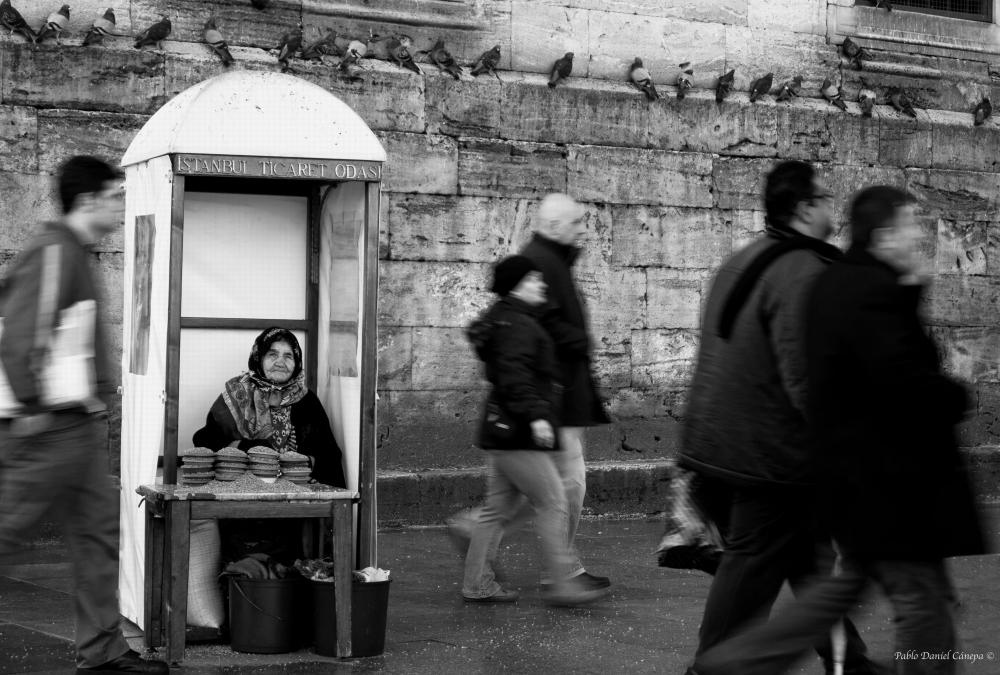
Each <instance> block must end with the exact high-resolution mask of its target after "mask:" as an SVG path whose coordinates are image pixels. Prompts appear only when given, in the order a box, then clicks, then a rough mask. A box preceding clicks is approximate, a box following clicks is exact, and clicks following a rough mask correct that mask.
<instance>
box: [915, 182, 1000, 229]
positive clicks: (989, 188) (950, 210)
mask: <svg viewBox="0 0 1000 675" xmlns="http://www.w3.org/2000/svg"><path fill="white" fill-rule="evenodd" d="M906 189H907V191H908V192H909V193H910V194H912V195H913V196H914V198H915V199H916V200H917V204H918V205H919V207H920V210H921V211H922V212H924V213H926V214H928V215H930V216H934V217H938V218H947V219H952V220H978V221H993V220H995V219H996V211H997V209H998V208H1000V175H998V174H992V173H979V172H969V171H938V170H935V171H907V172H906Z"/></svg>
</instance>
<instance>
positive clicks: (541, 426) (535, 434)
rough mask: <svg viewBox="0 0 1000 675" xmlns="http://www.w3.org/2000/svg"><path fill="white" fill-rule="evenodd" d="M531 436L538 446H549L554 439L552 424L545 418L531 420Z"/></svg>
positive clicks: (553, 442) (552, 443)
mask: <svg viewBox="0 0 1000 675" xmlns="http://www.w3.org/2000/svg"><path fill="white" fill-rule="evenodd" d="M531 437H532V438H533V439H534V441H535V445H537V446H538V447H540V448H551V447H552V446H553V445H554V444H555V440H556V435H555V432H554V431H552V425H551V424H549V423H548V421H546V420H533V421H532V422H531Z"/></svg>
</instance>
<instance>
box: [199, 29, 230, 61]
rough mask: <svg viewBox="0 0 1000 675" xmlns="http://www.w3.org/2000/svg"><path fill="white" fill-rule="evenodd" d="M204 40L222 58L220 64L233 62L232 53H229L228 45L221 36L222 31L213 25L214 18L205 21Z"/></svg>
mask: <svg viewBox="0 0 1000 675" xmlns="http://www.w3.org/2000/svg"><path fill="white" fill-rule="evenodd" d="M203 36H204V38H205V42H206V43H208V46H209V47H211V48H212V51H213V52H215V53H216V54H218V55H219V58H220V59H222V65H224V66H227V67H228V66H229V64H231V63H232V62H233V55H232V54H230V53H229V45H227V44H226V41H225V39H224V38H223V37H222V33H220V32H219V29H218V28H217V27H216V26H215V19H214V18H210V19H209V20H208V21H206V22H205V31H204V33H203Z"/></svg>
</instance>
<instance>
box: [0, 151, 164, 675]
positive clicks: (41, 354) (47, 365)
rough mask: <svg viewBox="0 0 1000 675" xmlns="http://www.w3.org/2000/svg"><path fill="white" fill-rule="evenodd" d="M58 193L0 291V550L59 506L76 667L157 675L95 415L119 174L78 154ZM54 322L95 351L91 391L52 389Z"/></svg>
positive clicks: (93, 673) (103, 390)
mask: <svg viewBox="0 0 1000 675" xmlns="http://www.w3.org/2000/svg"><path fill="white" fill-rule="evenodd" d="M59 196H60V198H61V201H62V207H63V213H64V215H63V217H62V219H61V220H60V221H58V222H54V223H46V224H44V225H43V226H42V227H41V230H40V232H39V233H38V234H37V235H36V236H35V237H34V238H33V239H32V241H31V242H30V243H29V244H28V246H27V247H26V248H25V249H24V251H22V252H21V254H20V256H19V257H18V260H17V264H16V266H15V267H14V270H13V271H12V273H11V274H10V276H9V277H8V279H7V282H6V285H5V288H4V293H3V308H4V324H3V335H2V337H0V362H2V365H3V370H4V371H5V373H6V376H7V379H8V380H9V383H10V389H11V390H12V392H13V397H14V398H16V400H17V401H18V402H19V403H20V410H18V411H17V412H16V413H14V414H13V416H12V417H9V418H7V419H3V420H0V556H3V555H4V554H7V553H10V552H11V551H13V550H14V549H15V548H16V547H17V546H18V545H19V544H20V543H21V542H23V541H24V540H25V539H26V538H28V537H30V536H31V534H32V532H33V531H34V528H35V527H36V526H37V525H38V523H39V522H40V520H41V519H42V518H43V516H45V515H46V513H47V512H49V509H50V508H52V509H53V510H54V513H55V514H56V515H57V517H58V518H59V519H60V520H61V522H62V524H63V530H64V535H65V539H66V545H67V547H68V549H69V554H70V559H71V560H73V564H74V582H75V584H74V590H75V595H76V648H77V667H78V668H77V673H79V674H81V675H101V674H104V673H137V674H140V675H160V674H161V673H166V672H167V671H168V668H167V664H165V663H163V662H162V661H146V660H143V659H141V658H139V655H138V654H136V653H135V652H134V651H132V650H131V649H129V646H128V643H127V642H126V641H125V637H124V636H123V634H122V630H121V626H120V616H119V614H118V598H117V590H118V496H117V494H116V493H115V491H114V490H113V488H112V487H111V485H110V483H109V481H108V478H107V472H108V460H107V454H106V452H105V449H104V448H103V447H101V444H100V442H99V438H100V436H99V434H98V432H97V428H96V426H95V424H94V420H93V419H92V417H91V415H90V413H92V412H96V411H98V410H103V409H104V407H105V404H104V402H103V401H102V400H101V399H100V398H99V396H105V397H106V396H107V395H108V394H110V393H111V392H110V391H109V378H108V373H109V365H110V364H109V362H108V357H107V354H106V352H105V350H104V337H103V331H102V330H101V325H100V322H99V321H97V318H96V317H97V316H98V310H97V301H98V293H97V290H96V288H95V284H94V278H93V274H92V273H91V270H90V266H89V260H88V258H89V253H88V251H87V247H88V246H90V245H91V244H94V243H96V242H97V241H98V240H100V239H101V238H103V237H104V236H105V235H107V234H110V233H111V232H112V231H113V230H114V229H115V228H116V227H117V226H118V225H119V224H120V223H121V219H122V213H123V211H124V205H123V203H122V190H121V177H120V176H119V174H118V172H117V171H115V170H114V169H113V168H111V167H110V166H108V165H107V164H105V163H104V162H102V161H100V160H98V159H94V158H93V157H74V158H72V159H70V160H69V161H67V162H66V163H65V164H64V165H63V166H62V168H61V169H60V172H59ZM70 316H72V317H73V319H72V321H70V320H65V319H66V318H67V317H70ZM61 319H64V320H65V321H63V322H62V325H60V323H61ZM57 329H58V330H59V332H64V331H73V332H74V334H73V336H72V338H71V339H72V341H73V345H72V346H71V349H72V350H73V351H74V354H75V355H83V354H87V353H88V352H89V354H92V359H87V360H86V361H85V362H84V363H86V366H85V368H86V370H85V371H84V372H86V373H87V374H86V375H84V376H83V377H82V378H80V379H82V380H84V381H83V382H82V386H81V389H82V390H86V391H85V392H84V393H83V395H81V396H78V397H76V398H73V399H72V400H58V399H59V398H60V396H62V395H63V394H65V393H66V391H68V390H69V389H71V388H72V387H71V386H69V385H71V384H72V383H66V382H61V383H60V382H57V383H56V385H55V388H56V390H55V391H53V388H52V387H51V386H50V383H48V382H47V380H48V378H49V377H51V376H53V375H58V373H59V372H61V371H60V363H59V362H58V358H59V353H58V349H57V344H58V343H59V339H57V338H56V337H55V334H56V333H57ZM63 363H65V361H64V362H63ZM87 380H89V381H87ZM77 382H79V380H77ZM63 389H65V391H63ZM9 393H10V392H8V394H9Z"/></svg>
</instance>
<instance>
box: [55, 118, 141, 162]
mask: <svg viewBox="0 0 1000 675" xmlns="http://www.w3.org/2000/svg"><path fill="white" fill-rule="evenodd" d="M148 119H149V118H148V117H147V116H145V115H129V114H124V113H107V112H84V111H77V110H43V111H41V112H39V113H38V170H39V171H41V172H42V173H56V172H57V171H58V169H59V166H60V165H61V164H62V163H63V162H65V161H66V160H67V159H69V158H70V157H72V156H74V155H92V156H94V157H100V158H102V159H104V160H106V161H108V162H110V163H111V164H118V163H119V162H120V161H121V158H122V156H123V155H124V154H125V151H126V150H127V149H128V146H129V144H130V143H132V139H133V138H135V135H136V134H137V133H139V130H140V129H141V128H142V127H143V125H144V124H145V123H146V121H147V120H148Z"/></svg>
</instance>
